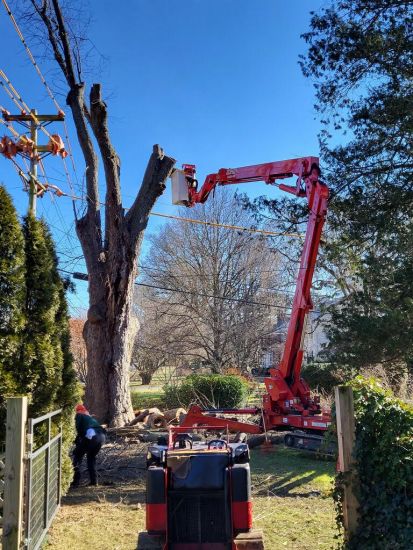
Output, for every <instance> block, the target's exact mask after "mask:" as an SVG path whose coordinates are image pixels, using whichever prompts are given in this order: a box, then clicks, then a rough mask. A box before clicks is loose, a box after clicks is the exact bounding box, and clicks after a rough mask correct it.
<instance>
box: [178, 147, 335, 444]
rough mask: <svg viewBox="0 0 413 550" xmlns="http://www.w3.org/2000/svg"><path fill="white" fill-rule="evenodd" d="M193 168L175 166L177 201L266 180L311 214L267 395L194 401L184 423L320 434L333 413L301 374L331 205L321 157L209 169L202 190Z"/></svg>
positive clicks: (198, 200)
mask: <svg viewBox="0 0 413 550" xmlns="http://www.w3.org/2000/svg"><path fill="white" fill-rule="evenodd" d="M195 172H196V168H195V165H193V164H184V165H183V169H182V170H175V171H174V173H173V174H172V200H173V203H174V204H181V205H185V206H187V207H192V206H194V205H195V204H198V203H204V202H205V201H206V200H207V199H208V197H209V196H210V193H211V191H214V190H215V188H216V187H217V186H219V185H237V184H240V183H247V182H254V181H263V182H265V183H266V184H269V185H277V186H278V188H279V189H280V190H281V191H285V192H286V193H290V194H292V195H295V196H296V197H298V198H306V199H307V204H308V209H309V219H308V224H307V231H306V235H305V241H304V248H303V252H302V255H301V262H300V269H299V271H298V277H297V284H296V289H295V295H294V301H293V305H292V311H291V317H290V321H289V325H288V331H287V338H286V342H285V347H284V352H283V356H282V359H281V362H280V364H279V365H278V366H277V367H276V368H273V369H270V376H269V377H267V378H265V379H264V382H265V386H266V393H265V394H264V395H263V406H262V409H242V410H231V411H228V410H219V411H218V410H214V411H206V410H204V411H203V410H201V409H200V408H199V407H197V406H192V407H191V408H190V410H189V412H188V414H187V416H186V418H185V420H184V422H183V423H182V424H181V426H183V427H185V426H186V427H195V426H205V427H206V426H208V424H210V425H212V424H213V425H217V423H218V424H221V425H222V427H223V428H227V429H230V430H235V431H242V432H247V433H257V432H263V431H267V430H279V429H284V430H292V431H293V432H294V431H295V430H299V431H300V433H301V434H303V432H305V433H307V434H316V433H318V434H320V435H322V434H323V432H325V430H327V428H328V426H329V425H330V422H331V416H330V413H329V411H322V410H321V407H320V398H319V397H318V396H311V394H310V388H309V386H308V384H307V383H306V382H305V380H303V378H301V366H302V361H303V344H304V336H305V326H306V318H307V314H308V313H309V311H310V310H311V309H312V301H311V293H310V291H311V285H312V279H313V274H314V268H315V263H316V259H317V254H318V249H319V245H320V238H321V231H322V228H323V225H324V221H325V217H326V213H327V204H328V187H327V185H325V184H324V183H322V182H321V181H320V168H319V160H318V158H317V157H304V158H297V159H290V160H283V161H276V162H268V163H265V164H256V165H253V166H244V167H242V168H221V169H220V170H218V172H216V173H214V174H209V175H208V176H207V177H206V179H205V182H204V184H203V185H202V187H201V188H200V189H199V190H198V182H197V180H196V177H195ZM293 176H297V182H296V185H295V187H293V186H290V185H286V184H283V183H280V184H276V182H278V181H279V180H283V179H285V178H290V177H293ZM258 413H259V414H261V424H260V425H259V426H258V425H254V424H251V423H248V422H238V421H235V420H231V419H228V420H227V419H225V418H217V416H216V415H217V414H219V415H220V416H222V415H224V416H225V415H226V414H230V415H232V416H233V415H234V414H235V415H236V414H238V415H240V414H258ZM211 415H213V416H211ZM290 437H292V438H293V439H290V440H289V441H290V444H292V445H294V436H290ZM300 437H301V436H300ZM309 437H310V439H311V436H309ZM318 439H319V438H318ZM287 444H288V442H287Z"/></svg>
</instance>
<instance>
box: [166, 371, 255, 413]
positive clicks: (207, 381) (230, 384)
mask: <svg viewBox="0 0 413 550" xmlns="http://www.w3.org/2000/svg"><path fill="white" fill-rule="evenodd" d="M164 391H165V396H164V402H165V405H166V407H168V408H174V407H188V406H189V405H191V404H192V403H197V404H198V405H201V406H202V407H205V408H226V409H232V408H235V407H239V406H241V405H242V404H243V403H244V402H245V400H246V398H247V395H248V392H249V384H248V382H246V381H245V380H244V379H243V378H241V377H239V376H235V375H230V374H228V375H223V374H192V375H190V376H188V378H186V379H185V380H184V381H183V382H182V383H181V384H180V385H179V386H165V387H164Z"/></svg>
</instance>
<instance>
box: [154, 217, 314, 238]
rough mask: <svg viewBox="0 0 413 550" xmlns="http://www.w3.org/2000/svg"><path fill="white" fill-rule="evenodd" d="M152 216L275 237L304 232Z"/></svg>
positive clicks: (296, 235)
mask: <svg viewBox="0 0 413 550" xmlns="http://www.w3.org/2000/svg"><path fill="white" fill-rule="evenodd" d="M151 215H152V216H159V217H161V218H170V219H172V220H182V221H184V222H191V223H197V224H201V225H209V226H211V227H223V228H224V229H235V230H237V231H248V232H250V233H261V234H263V235H270V236H275V237H280V236H283V237H304V236H305V234H304V233H281V232H275V231H266V230H264V229H255V228H253V227H241V226H239V225H229V224H223V223H217V222H207V221H203V220H194V219H193V218H183V217H182V216H172V215H169V214H160V213H159V212H151Z"/></svg>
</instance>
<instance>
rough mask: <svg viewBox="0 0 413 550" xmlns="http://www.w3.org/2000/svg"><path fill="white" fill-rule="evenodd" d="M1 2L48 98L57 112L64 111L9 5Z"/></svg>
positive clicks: (3, 0) (4, 1)
mask: <svg viewBox="0 0 413 550" xmlns="http://www.w3.org/2000/svg"><path fill="white" fill-rule="evenodd" d="M2 2H3V6H4V8H5V9H6V12H7V15H8V16H9V17H10V19H11V21H12V23H13V26H14V28H15V29H16V32H17V35H18V37H19V38H20V40H21V42H22V44H23V46H24V48H25V50H26V52H27V55H28V56H29V58H30V60H31V62H32V63H33V66H34V68H35V69H36V72H37V74H38V75H39V78H40V80H41V81H42V83H43V85H44V87H45V88H46V90H47V93H48V94H49V97H50V99H51V100H52V101H53V103H54V105H55V107H56V109H57V110H58V112H61V113H64V111H63V109H62V108H61V107H60V105H59V103H58V102H57V100H56V98H55V96H54V94H53V92H52V90H51V89H50V87H49V85H48V84H47V82H46V79H45V77H44V76H43V74H42V71H41V70H40V67H39V65H38V64H37V62H36V60H35V58H34V55H33V54H32V52H31V50H30V48H29V46H28V44H27V42H26V40H25V38H24V36H23V33H22V31H21V30H20V27H19V25H18V24H17V21H16V19H15V17H14V15H13V13H12V11H11V9H10V7H9V5H8V4H7V2H6V0H2Z"/></svg>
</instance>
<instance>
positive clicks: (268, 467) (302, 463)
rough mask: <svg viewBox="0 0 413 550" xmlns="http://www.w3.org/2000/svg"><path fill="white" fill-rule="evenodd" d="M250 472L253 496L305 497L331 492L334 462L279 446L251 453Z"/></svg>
mask: <svg viewBox="0 0 413 550" xmlns="http://www.w3.org/2000/svg"><path fill="white" fill-rule="evenodd" d="M251 474H252V485H253V494H254V495H257V496H277V497H292V498H308V497H315V496H320V495H327V494H329V493H330V491H331V480H332V478H333V476H334V464H332V463H331V462H325V461H321V460H317V458H316V457H314V456H313V455H309V454H308V453H301V452H300V451H296V450H292V449H287V448H284V447H283V446H281V445H280V446H276V447H275V452H272V453H268V454H267V453H263V452H262V451H259V450H257V451H254V452H252V453H251Z"/></svg>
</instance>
